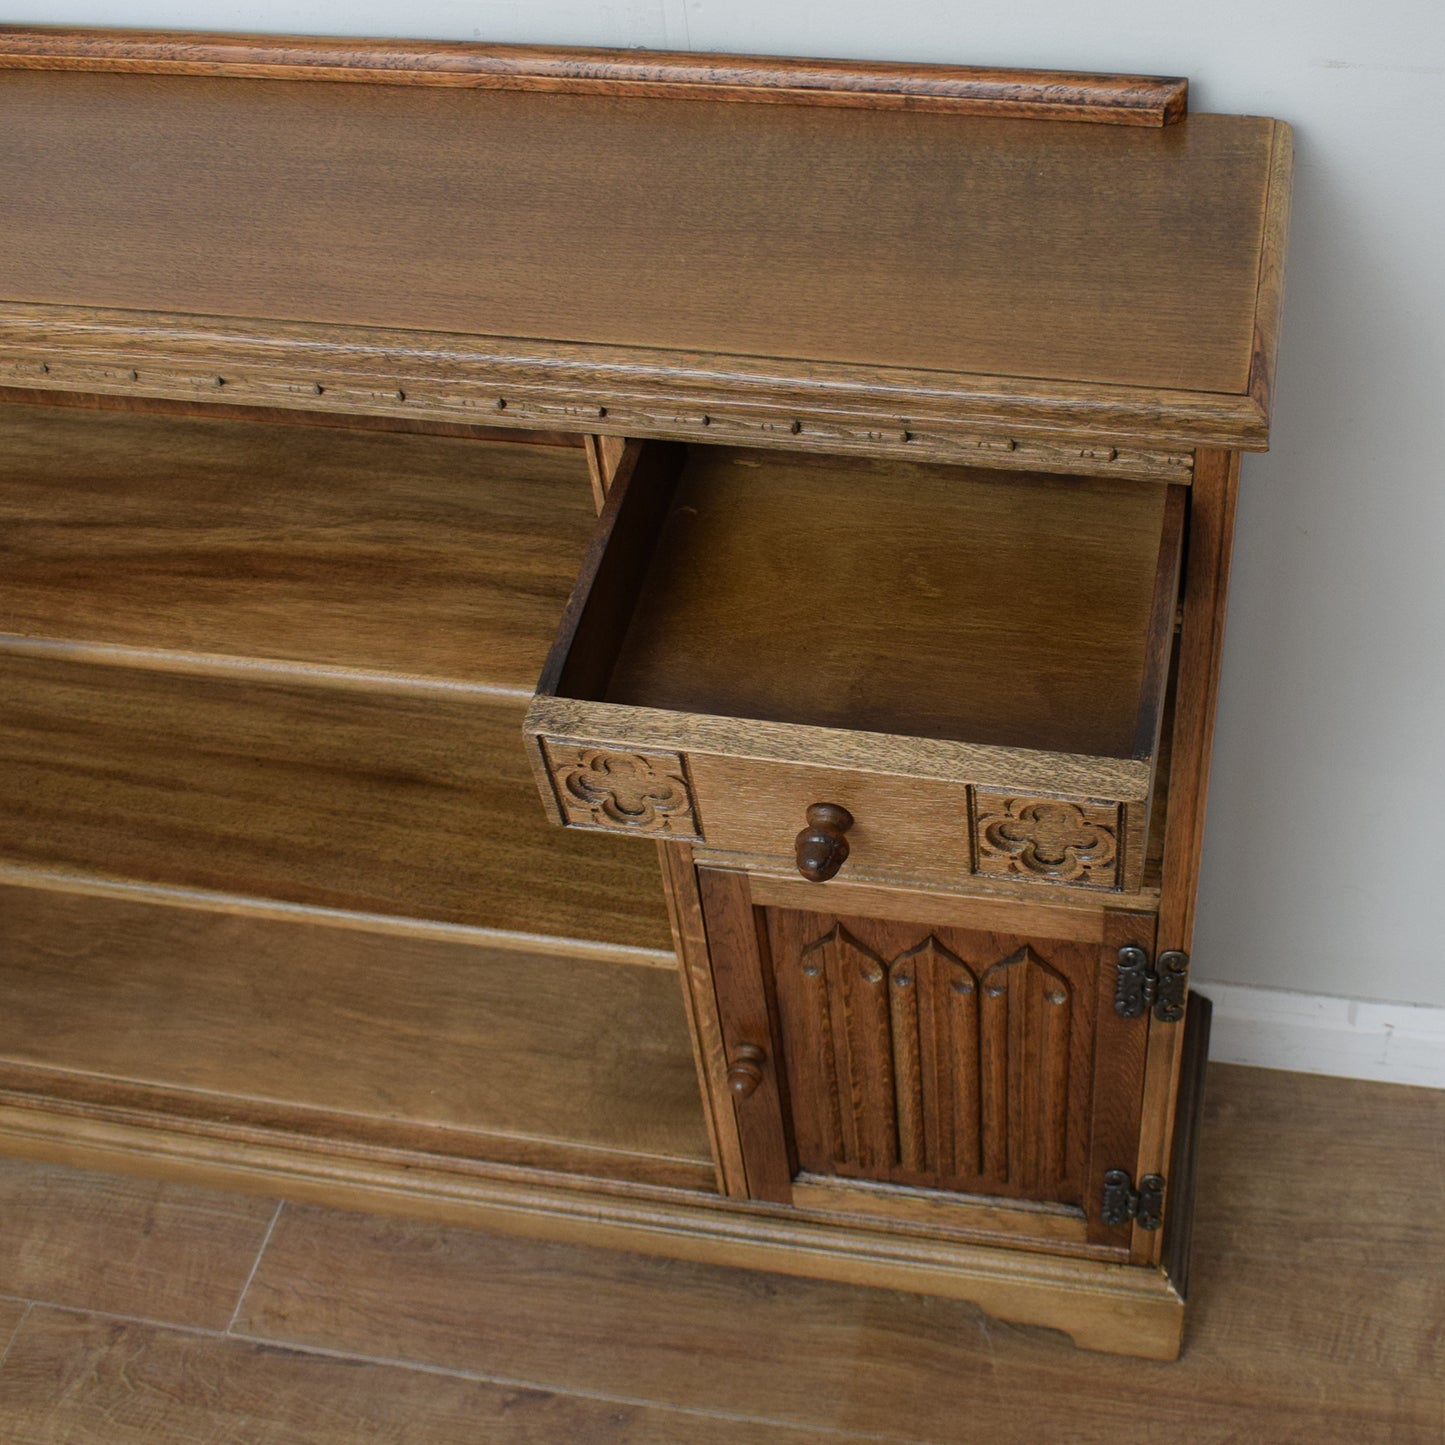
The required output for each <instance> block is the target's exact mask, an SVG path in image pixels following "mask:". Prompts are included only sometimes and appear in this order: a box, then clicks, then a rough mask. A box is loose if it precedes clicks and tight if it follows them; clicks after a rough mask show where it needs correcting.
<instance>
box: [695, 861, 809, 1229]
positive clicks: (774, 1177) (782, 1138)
mask: <svg viewBox="0 0 1445 1445" xmlns="http://www.w3.org/2000/svg"><path fill="white" fill-rule="evenodd" d="M697 881H698V893H699V896H700V898H701V902H702V911H703V919H704V923H705V926H706V928H707V939H708V956H709V958H710V960H711V964H712V975H713V986H714V988H715V990H716V998H717V1016H718V1023H719V1026H720V1029H721V1033H722V1041H723V1048H724V1051H725V1062H726V1063H727V1065H728V1068H729V1072H730V1071H731V1069H732V1066H733V1064H734V1063H735V1062H738V1061H739V1060H742V1059H744V1058H746V1057H749V1056H750V1057H751V1058H753V1059H754V1060H755V1061H756V1065H757V1067H758V1070H759V1074H760V1078H759V1082H758V1084H757V1086H756V1087H755V1088H753V1089H752V1090H751V1091H750V1092H748V1093H741V1092H736V1091H734V1092H733V1099H732V1108H733V1113H734V1116H735V1117H736V1120H737V1133H738V1142H739V1146H740V1154H741V1159H742V1164H743V1169H744V1172H745V1174H746V1177H747V1192H748V1198H749V1199H760V1200H770V1201H773V1202H776V1203H779V1204H787V1203H789V1202H790V1201H791V1199H792V1178H793V1174H794V1173H795V1172H796V1168H797V1163H796V1160H795V1159H794V1156H793V1151H792V1148H791V1143H790V1140H789V1135H788V1130H787V1125H786V1122H785V1118H786V1113H787V1110H788V1095H787V1087H788V1085H787V1079H786V1076H785V1074H784V1070H783V1063H782V1059H781V1057H780V1056H779V1050H778V1041H777V1039H776V1038H775V1036H774V1028H773V1006H772V1003H771V1000H770V998H769V991H768V984H769V975H768V967H767V964H766V962H765V959H764V952H763V950H764V949H765V947H766V941H765V938H764V936H763V934H762V931H761V929H760V928H759V925H758V920H757V919H756V917H755V916H754V913H753V908H752V905H751V903H750V901H749V899H748V889H747V881H746V880H745V879H744V878H742V877H740V876H739V875H737V874H731V873H717V872H713V871H712V870H710V869H703V870H701V871H700V872H699V873H698V880H697ZM745 1051H746V1053H745ZM727 1082H729V1083H730V1082H731V1080H730V1079H729V1080H728V1081H727Z"/></svg>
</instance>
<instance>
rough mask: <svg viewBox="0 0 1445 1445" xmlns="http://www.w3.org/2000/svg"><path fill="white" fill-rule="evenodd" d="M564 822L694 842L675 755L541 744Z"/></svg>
mask: <svg viewBox="0 0 1445 1445" xmlns="http://www.w3.org/2000/svg"><path fill="white" fill-rule="evenodd" d="M547 753H548V757H549V759H550V760H551V763H552V768H553V775H554V777H555V778H556V779H557V792H558V795H559V797H560V799H561V802H562V807H563V810H564V812H565V813H566V814H567V821H568V822H569V823H572V824H574V825H580V826H582V827H592V828H625V829H627V830H628V831H629V832H639V833H666V834H669V835H670V836H682V837H695V836H696V835H697V824H696V817H695V810H694V807H693V801H692V794H691V793H690V792H689V790H688V786H687V781H686V778H685V776H684V774H683V767H682V759H681V758H680V757H678V756H677V754H675V753H624V752H610V751H607V750H604V749H601V748H576V747H567V746H566V745H565V744H557V743H553V742H551V741H550V740H549V741H548V743H547Z"/></svg>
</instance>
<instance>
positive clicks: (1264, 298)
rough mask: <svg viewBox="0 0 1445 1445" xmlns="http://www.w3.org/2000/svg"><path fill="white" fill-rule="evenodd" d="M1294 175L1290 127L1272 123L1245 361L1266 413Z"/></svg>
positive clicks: (1276, 347)
mask: <svg viewBox="0 0 1445 1445" xmlns="http://www.w3.org/2000/svg"><path fill="white" fill-rule="evenodd" d="M1293 180H1294V132H1293V131H1292V130H1291V129H1290V127H1289V126H1288V125H1286V124H1285V123H1284V122H1283V121H1276V122H1275V129H1274V143H1273V146H1272V147H1271V150H1270V161H1269V194H1268V196H1267V197H1266V199H1265V207H1264V248H1263V253H1262V255H1261V258H1260V267H1259V291H1258V293H1257V295H1256V297H1255V303H1254V354H1253V356H1252V357H1251V359H1250V363H1249V394H1250V395H1251V396H1252V397H1254V399H1255V401H1256V402H1257V403H1258V404H1259V407H1260V409H1261V410H1262V411H1263V412H1264V413H1266V414H1268V412H1269V410H1270V407H1271V404H1272V402H1273V400H1274V377H1275V370H1276V368H1277V366H1278V363H1279V334H1280V327H1281V325H1282V324H1283V321H1284V272H1285V255H1286V252H1287V250H1288V241H1289V217H1290V192H1291V186H1292V183H1293Z"/></svg>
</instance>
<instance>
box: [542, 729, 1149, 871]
mask: <svg viewBox="0 0 1445 1445" xmlns="http://www.w3.org/2000/svg"><path fill="white" fill-rule="evenodd" d="M538 747H539V752H538V761H539V763H540V771H541V774H542V777H541V779H540V781H541V782H542V785H543V790H544V796H546V797H547V798H548V800H549V801H550V802H551V803H552V812H553V816H554V820H555V821H558V822H560V823H562V824H563V825H564V826H566V827H571V828H582V829H600V830H603V831H607V832H616V833H631V834H642V835H647V836H652V837H657V838H669V839H673V840H676V841H686V842H693V843H697V844H700V845H702V846H704V847H705V848H708V849H712V850H715V851H717V852H720V853H733V854H742V855H745V856H746V857H748V858H750V859H753V860H756V861H758V862H759V863H761V864H762V865H764V866H765V867H779V866H781V867H792V866H793V865H794V862H795V856H796V846H795V845H796V841H797V838H798V835H799V833H800V832H802V831H803V829H804V828H805V827H806V826H807V821H808V809H809V808H810V807H811V806H813V805H814V804H819V803H831V804H834V805H835V806H838V807H841V808H844V809H846V810H847V811H848V813H849V814H851V815H852V818H853V823H852V826H851V827H850V828H849V829H848V830H847V834H846V837H847V842H848V845H849V852H848V857H847V861H846V862H845V863H844V864H843V866H842V869H841V872H840V875H839V876H842V877H847V878H854V879H858V880H867V879H870V878H878V879H895V880H909V879H914V880H919V881H923V882H936V883H958V882H960V881H962V880H963V879H966V878H969V877H980V878H995V879H1011V880H1025V881H1032V882H1039V883H1048V884H1059V883H1064V884H1070V885H1073V886H1076V887H1084V888H1096V889H1105V890H1129V889H1136V888H1138V887H1139V884H1140V880H1141V877H1142V873H1143V867H1144V846H1143V844H1144V832H1145V825H1146V821H1147V810H1146V807H1145V805H1144V803H1143V802H1139V801H1136V802H1132V803H1130V802H1124V801H1119V800H1108V799H1103V800H1101V799H1097V798H1079V797H1059V796H1056V795H1051V794H1040V793H1037V792H1030V793H1011V792H1008V791H1005V790H1000V789H998V788H994V787H985V786H980V785H975V784H971V783H968V782H962V781H947V780H944V779H938V778H919V777H908V776H899V775H893V774H885V773H875V772H865V771H862V770H858V769H848V768H829V767H814V766H810V765H807V764H804V763H788V762H774V761H768V760H764V759H757V758H738V757H730V756H726V755H722V754H716V753H701V752H694V753H680V752H668V751H663V750H658V749H650V748H636V749H629V748H624V747H621V746H613V745H590V744H588V743H579V742H576V741H565V740H561V739H557V738H551V737H545V736H544V737H541V738H539V739H538Z"/></svg>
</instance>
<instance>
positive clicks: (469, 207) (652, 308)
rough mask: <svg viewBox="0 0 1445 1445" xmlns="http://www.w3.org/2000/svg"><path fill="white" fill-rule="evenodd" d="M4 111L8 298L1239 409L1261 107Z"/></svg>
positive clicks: (111, 78) (19, 104)
mask: <svg viewBox="0 0 1445 1445" xmlns="http://www.w3.org/2000/svg"><path fill="white" fill-rule="evenodd" d="M323 90H324V96H323V95H319V94H318V92H319V91H323ZM178 105H179V106H184V108H185V110H186V113H187V115H188V117H189V118H190V119H191V122H192V124H190V125H188V126H186V127H179V128H178V127H176V126H175V125H174V123H173V121H174V114H175V108H176V107H177V106H178ZM0 121H3V123H4V125H5V128H6V130H7V133H9V134H10V135H11V136H12V144H11V145H10V146H9V147H7V148H6V153H5V156H4V157H3V159H0V185H3V186H4V188H5V190H6V192H7V194H9V196H10V198H11V201H12V204H11V206H10V207H8V208H7V212H6V224H5V225H4V226H3V228H0V253H3V255H4V256H5V260H6V291H7V293H8V297H9V299H10V300H13V301H17V302H31V303H41V304H61V305H68V306H74V307H105V308H124V309H126V310H134V311H168V312H172V313H176V312H184V313H189V314H191V315H194V316H231V317H251V318H256V317H264V318H270V319H272V320H275V321H292V322H301V323H311V324H316V325H322V326H324V325H328V324H332V325H342V326H362V327H379V328H414V329H419V330H430V331H450V332H461V333H465V334H473V335H478V336H511V337H518V338H532V339H534V340H535V339H543V338H555V339H556V340H558V341H560V342H571V343H580V344H583V345H584V346H586V345H599V346H637V347H643V348H662V349H665V350H668V351H671V352H683V353H689V352H701V353H710V354H714V355H719V356H738V357H759V358H761V357H772V358H780V359H781V358H799V359H800V360H802V361H806V362H818V363H824V364H829V363H837V364H852V365H861V366H869V367H871V366H883V367H911V368H919V369H926V370H933V371H940V372H945V373H950V374H955V375H961V374H969V375H978V376H1013V377H1037V378H1042V379H1048V380H1056V381H1069V382H1074V383H1093V384H1098V385H1105V386H1125V387H1141V388H1167V389H1169V390H1174V391H1182V392H1196V393H1197V392H1223V393H1230V394H1232V395H1234V396H1236V397H1244V396H1245V395H1246V388H1247V385H1248V380H1249V366H1250V357H1251V355H1252V346H1253V328H1254V314H1255V299H1256V292H1257V289H1258V275H1259V266H1260V237H1261V232H1262V215H1263V208H1264V204H1265V197H1266V192H1267V189H1268V175H1269V159H1270V149H1271V144H1272V137H1273V123H1272V122H1270V121H1268V120H1263V119H1259V118H1251V117H1236V116H1193V117H1190V118H1189V119H1188V120H1187V121H1184V122H1182V123H1180V124H1178V125H1172V126H1166V127H1163V128H1160V129H1156V130H1142V129H1138V128H1134V127H1124V126H1099V125H1083V126H1081V125H1072V124H1067V123H1064V124H1051V123H1047V122H1045V123H1042V124H1031V125H1019V124H1018V123H1017V122H1015V121H1012V120H1008V119H998V118H994V117H989V116H970V115H931V114H921V113H896V112H895V113H889V112H884V111H872V112H863V113H855V114H851V115H843V116H840V115H839V114H838V113H837V112H835V111H830V110H828V109H820V108H814V107H806V106H724V105H717V104H706V103H698V104H693V105H686V106H678V105H672V104H669V103H668V102H667V101H666V100H650V99H627V100H621V99H616V98H611V97H599V96H565V97H559V96H555V95H546V94H536V93H526V92H517V91H475V90H463V89H456V88H447V87H410V88H408V87H393V86H369V85H358V86H327V87H319V86H310V87H308V86H304V85H277V84H274V83H269V82H267V81H264V80H235V79H217V78H212V77H204V76H194V77H193V76H180V77H171V78H168V79H165V80H161V79H160V78H158V77H152V76H127V75H118V74H102V73H85V72H80V71H65V72H41V71H12V72H10V73H9V74H8V75H6V76H5V83H4V86H3V90H0ZM215 135H226V136H228V137H229V143H228V145H227V146H226V147H224V148H220V149H218V148H217V147H216V146H215V145H214V144H212V143H211V142H210V139H209V138H210V137H212V136H215ZM337 137H345V142H344V144H341V145H338V144H337V140H336V138H337ZM599 137H605V144H599ZM418 156H426V157H427V158H428V160H427V164H426V165H425V166H418V165H417V164H416V157H418ZM642 174H645V175H646V177H647V183H646V185H645V186H642V185H639V184H638V181H637V178H638V176H639V175H642ZM57 175H64V176H65V177H66V184H65V185H64V187H61V186H58V185H57V184H56V183H55V178H56V176H57ZM700 176H706V177H707V203H706V204H705V205H698V204H696V200H697V196H698V185H699V180H698V178H699V177H700ZM579 194H626V195H627V196H628V198H629V204H628V205H626V206H613V207H609V208H606V209H603V210H600V209H598V208H594V207H585V206H579V205H577V204H576V197H577V196H578V195H579ZM764 195H765V196H767V198H768V203H767V205H766V206H765V207H759V205H758V197H759V196H764ZM859 195H866V196H867V197H868V205H867V207H866V208H865V209H863V210H861V211H860V210H859V208H858V207H857V205H856V204H855V201H856V198H857V197H858V196H859ZM920 196H927V197H929V204H927V205H922V206H921V205H920V204H919V203H918V198H919V197H920ZM840 216H846V217H847V223H846V224H837V223H835V222H833V221H829V220H827V219H825V218H836V217H840ZM423 217H424V218H425V219H424V221H423V220H422V218H423ZM278 234H284V235H285V236H287V237H288V238H289V242H290V244H289V247H288V250H287V264H286V265H285V266H284V267H281V266H277V265H275V264H274V253H275V244H274V239H273V238H274V237H275V236H276V235H278ZM540 236H545V237H546V245H545V246H539V245H538V244H537V238H538V237H540ZM323 238H324V244H323V243H322V242H323ZM639 246H645V248H646V250H645V253H646V255H647V258H648V263H647V264H646V265H645V266H638V265H636V263H635V258H636V256H637V254H638V247H639ZM218 254H224V255H225V257H226V265H225V266H224V267H218V266H216V265H214V264H213V259H212V258H214V257H215V256H216V255H218ZM699 254H706V255H707V256H708V257H709V258H710V264H709V265H708V266H706V267H699V266H697V265H696V264H694V258H695V257H696V256H697V255H699ZM118 261H119V262H120V263H119V264H118ZM840 292H845V293H848V294H854V295H857V296H859V297H860V298H866V303H867V304H863V305H857V306H850V307H839V306H838V305H837V304H836V300H835V298H836V296H837V295H838V294H840ZM553 354H554V355H555V354H556V353H553ZM129 364H130V367H131V368H133V369H137V370H139V369H140V361H139V359H138V358H136V357H134V356H133V357H132V359H131V361H130V363H129ZM795 367H796V363H791V364H790V366H789V367H788V368H787V370H789V371H791V370H793V369H795ZM573 391H574V397H573V400H574V403H575V402H576V401H577V400H579V398H577V397H576V395H575V392H576V388H575V387H574V388H573ZM714 399H715V401H721V400H722V399H723V397H721V396H719V395H718V394H717V389H716V388H714ZM594 416H595V412H594ZM579 420H580V418H579ZM578 429H579V430H589V431H595V430H597V428H595V427H590V426H579V427H578Z"/></svg>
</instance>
